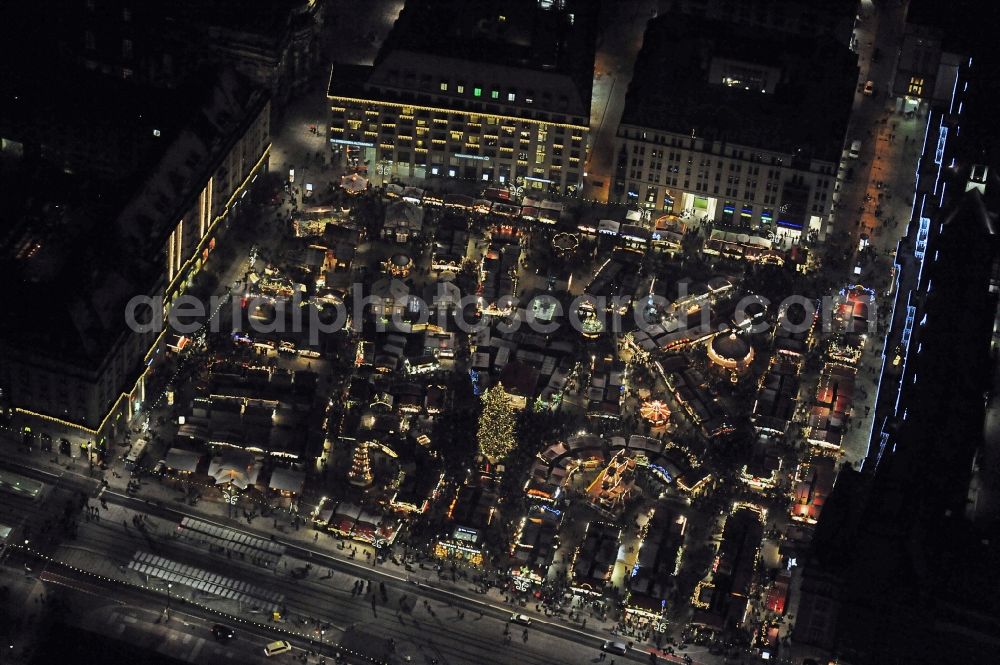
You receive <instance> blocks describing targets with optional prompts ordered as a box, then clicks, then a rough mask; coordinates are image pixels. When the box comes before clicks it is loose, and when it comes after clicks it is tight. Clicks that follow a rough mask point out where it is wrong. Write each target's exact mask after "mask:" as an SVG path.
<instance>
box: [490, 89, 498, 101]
mask: <svg viewBox="0 0 1000 665" xmlns="http://www.w3.org/2000/svg"><path fill="white" fill-rule="evenodd" d="M490 99H500V91H499V90H491V91H490Z"/></svg>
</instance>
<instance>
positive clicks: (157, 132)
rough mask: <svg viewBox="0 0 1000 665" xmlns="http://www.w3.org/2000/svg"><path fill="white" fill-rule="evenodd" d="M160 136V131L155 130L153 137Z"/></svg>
mask: <svg viewBox="0 0 1000 665" xmlns="http://www.w3.org/2000/svg"><path fill="white" fill-rule="evenodd" d="M126 71H130V70H126ZM159 135H160V130H158V129H154V130H153V136H159Z"/></svg>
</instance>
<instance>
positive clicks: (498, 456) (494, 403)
mask: <svg viewBox="0 0 1000 665" xmlns="http://www.w3.org/2000/svg"><path fill="white" fill-rule="evenodd" d="M515 443H516V440H515V437H514V409H513V408H511V406H510V396H509V395H508V394H507V392H506V391H505V390H504V389H503V386H502V385H500V384H497V385H496V386H493V387H492V388H490V389H488V390H487V391H486V392H485V393H483V411H482V413H480V414H479V451H480V452H481V453H482V454H483V455H484V456H485V457H486V458H487V459H488V460H490V462H494V463H496V462H499V461H501V460H503V459H504V458H505V457H507V455H508V454H510V451H511V450H513V449H514V444H515Z"/></svg>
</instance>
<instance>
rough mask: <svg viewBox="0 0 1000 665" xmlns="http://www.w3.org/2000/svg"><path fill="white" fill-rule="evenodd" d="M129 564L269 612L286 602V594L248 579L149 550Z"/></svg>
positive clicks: (138, 555)
mask: <svg viewBox="0 0 1000 665" xmlns="http://www.w3.org/2000/svg"><path fill="white" fill-rule="evenodd" d="M128 567H129V568H130V569H132V570H134V571H136V572H138V573H141V574H143V575H148V576H149V577H155V578H157V579H161V580H164V581H166V582H170V583H173V584H181V585H184V586H186V587H190V588H191V589H194V590H196V591H199V592H201V593H205V594H210V595H213V596H218V597H219V598H224V599H227V600H235V601H238V602H240V603H245V604H247V605H254V606H257V607H260V608H261V609H262V610H265V611H268V612H275V611H278V610H279V609H280V608H281V606H282V605H284V602H285V596H284V595H283V594H280V593H278V592H276V591H270V590H268V589H262V588H260V587H257V586H254V585H252V584H249V583H247V582H241V581H240V580H234V579H232V578H229V577H225V576H223V575H218V574H215V573H210V572H208V571H207V570H204V569H201V568H195V567H194V566H188V565H185V564H182V563H178V562H176V561H171V560H170V559H165V558H163V557H161V556H157V555H155V554H150V553H149V552H142V551H139V552H136V553H135V554H134V555H133V556H132V560H131V561H130V562H129V564H128Z"/></svg>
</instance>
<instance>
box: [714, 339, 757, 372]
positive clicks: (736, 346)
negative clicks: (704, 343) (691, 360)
mask: <svg viewBox="0 0 1000 665" xmlns="http://www.w3.org/2000/svg"><path fill="white" fill-rule="evenodd" d="M753 356H754V351H753V347H752V346H750V342H748V341H747V340H746V339H745V338H743V337H741V336H739V335H737V334H736V333H730V334H728V335H716V336H715V337H714V338H712V341H711V343H710V344H709V345H708V357H709V359H711V361H712V362H713V363H715V364H716V365H718V366H719V367H723V368H725V369H732V370H743V369H746V368H747V367H749V366H750V363H751V362H753Z"/></svg>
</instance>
